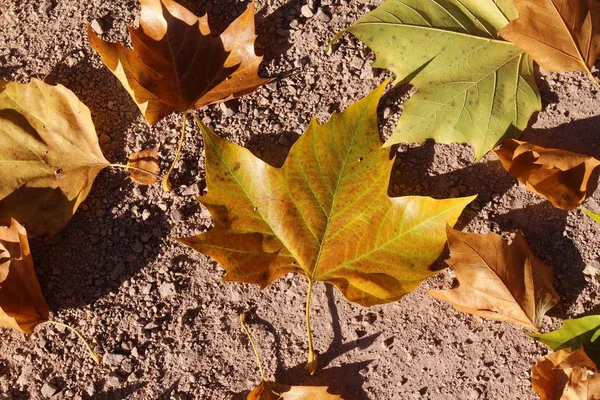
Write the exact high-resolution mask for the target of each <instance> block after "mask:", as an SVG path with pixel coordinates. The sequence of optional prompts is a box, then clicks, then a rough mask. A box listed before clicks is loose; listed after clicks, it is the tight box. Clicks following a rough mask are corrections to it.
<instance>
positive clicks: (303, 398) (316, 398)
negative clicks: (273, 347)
mask: <svg viewBox="0 0 600 400" xmlns="http://www.w3.org/2000/svg"><path fill="white" fill-rule="evenodd" d="M247 399H248V400H340V399H342V397H340V396H338V395H336V394H331V393H329V392H328V391H327V387H325V386H288V385H283V384H281V383H277V382H271V381H263V382H261V384H260V385H258V386H257V387H255V388H254V389H252V391H251V392H250V393H249V394H248V397H247Z"/></svg>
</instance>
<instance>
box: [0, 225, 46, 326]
mask: <svg viewBox="0 0 600 400" xmlns="http://www.w3.org/2000/svg"><path fill="white" fill-rule="evenodd" d="M46 321H48V304H46V300H44V296H43V295H42V291H41V289H40V285H39V283H38V280H37V278H36V276H35V270H34V269H33V258H32V257H31V251H30V250H29V242H28V241H27V232H26V231H25V228H23V227H22V226H21V225H20V224H19V223H18V222H17V221H15V220H14V219H12V220H11V221H10V227H0V325H1V326H5V327H8V328H14V329H18V330H20V331H22V332H25V333H31V332H33V329H34V328H35V327H36V326H37V325H38V324H41V323H43V322H46Z"/></svg>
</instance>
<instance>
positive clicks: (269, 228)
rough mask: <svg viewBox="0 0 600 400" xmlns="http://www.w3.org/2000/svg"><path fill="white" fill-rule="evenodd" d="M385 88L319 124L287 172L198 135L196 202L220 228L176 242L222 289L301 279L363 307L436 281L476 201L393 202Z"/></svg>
mask: <svg viewBox="0 0 600 400" xmlns="http://www.w3.org/2000/svg"><path fill="white" fill-rule="evenodd" d="M386 83H387V82H386ZM384 88H385V83H384V84H383V85H381V86H380V87H379V88H378V89H376V90H375V91H373V92H372V93H371V94H370V95H368V96H367V97H366V98H364V99H362V100H360V101H358V102H357V103H355V104H354V105H352V106H350V107H349V108H348V109H347V110H346V111H344V112H343V113H341V114H337V113H335V114H333V116H332V117H331V119H330V120H329V121H328V122H327V123H326V124H324V125H319V124H318V123H317V122H316V120H315V119H313V120H312V121H311V123H310V125H309V126H308V128H307V130H306V132H305V133H304V134H303V135H302V136H301V137H300V139H299V140H298V142H296V144H294V146H293V147H292V149H291V150H290V153H289V155H288V157H287V159H286V162H285V164H284V165H283V167H281V168H275V167H272V166H270V165H268V164H266V163H265V162H263V161H261V160H260V159H258V158H256V157H255V156H254V155H252V153H250V152H249V151H248V150H247V149H244V148H242V147H240V146H237V145H235V144H232V143H230V142H228V141H227V140H224V139H221V138H219V137H218V136H217V135H215V134H214V133H213V132H211V131H210V129H208V128H207V127H205V126H202V131H203V134H204V139H205V151H206V171H207V172H206V174H207V176H206V181H207V187H208V195H206V196H204V197H201V198H199V200H200V201H201V202H202V203H203V204H204V205H205V206H206V207H207V208H208V209H209V210H210V212H211V214H212V215H213V218H214V223H215V226H214V228H213V229H211V230H210V231H208V232H206V233H203V234H200V235H198V236H193V237H189V238H184V239H178V240H180V241H181V242H182V243H184V244H187V245H189V246H191V247H193V248H194V249H196V250H198V251H199V252H202V253H205V254H207V255H210V256H211V257H213V258H214V259H216V260H217V261H218V262H219V263H220V264H221V265H223V266H224V267H225V269H226V270H227V275H226V276H225V280H229V281H241V282H248V283H255V284H259V285H261V286H263V287H264V286H266V285H268V284H269V283H271V282H273V281H274V280H276V279H277V278H278V277H280V276H282V275H284V274H287V273H290V272H296V273H299V274H302V275H304V276H306V277H307V278H308V280H309V283H310V284H312V282H314V281H325V282H329V283H332V284H334V285H336V286H337V287H338V288H339V289H340V290H341V292H342V293H343V294H344V296H346V298H347V299H348V300H351V301H354V302H357V303H360V304H362V305H364V306H369V305H373V304H378V303H386V302H390V301H394V300H398V299H399V298H400V297H402V296H403V295H405V294H406V293H408V292H410V291H412V290H413V289H414V288H415V287H416V286H417V285H418V284H419V283H420V282H422V281H423V280H424V279H426V278H428V277H430V276H432V275H434V274H435V273H436V272H434V271H430V270H429V268H428V267H429V266H430V264H431V263H432V262H433V261H435V259H436V258H437V257H438V256H439V254H440V253H441V251H442V249H443V247H444V243H445V227H446V225H447V224H451V225H453V224H454V223H455V222H456V220H457V218H458V216H459V215H460V213H461V212H462V210H463V208H464V207H465V206H466V205H467V204H469V203H470V202H471V201H472V200H473V198H474V197H464V198H457V199H444V200H435V199H432V198H430V197H419V196H406V197H397V198H390V197H389V196H388V194H387V192H388V185H389V179H390V171H391V168H392V164H393V157H390V150H389V149H385V148H381V141H380V139H379V133H378V129H377V112H376V111H377V103H378V101H379V98H380V97H381V94H382V92H383V90H384Z"/></svg>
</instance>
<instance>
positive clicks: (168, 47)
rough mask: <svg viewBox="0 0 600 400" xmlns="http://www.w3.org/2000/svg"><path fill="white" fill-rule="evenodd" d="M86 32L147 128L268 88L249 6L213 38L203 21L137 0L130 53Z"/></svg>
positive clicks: (155, 0)
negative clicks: (260, 73) (176, 114)
mask: <svg viewBox="0 0 600 400" xmlns="http://www.w3.org/2000/svg"><path fill="white" fill-rule="evenodd" d="M87 28H88V37H89V41H90V44H91V46H92V48H93V49H94V50H96V51H97V52H98V53H99V54H100V55H101V56H102V61H103V62H104V64H106V66H107V67H108V68H109V69H110V70H111V71H112V72H113V73H114V74H115V76H116V77H117V78H118V79H119V81H121V83H122V84H123V86H124V87H125V89H126V90H127V91H128V92H129V94H130V95H131V97H133V99H134V101H135V103H136V104H137V105H138V107H139V109H140V111H141V112H142V114H143V115H144V117H145V118H146V120H147V121H148V123H149V124H151V125H154V124H155V123H157V122H158V121H160V120H161V119H162V118H164V117H165V116H167V115H169V114H171V113H172V112H173V111H175V110H179V111H188V110H192V109H198V108H200V107H202V106H205V105H207V104H212V103H217V102H221V101H226V100H229V99H233V98H237V97H240V96H243V95H245V94H248V93H250V92H252V91H254V90H255V89H256V88H257V87H259V86H261V85H263V84H265V83H267V82H269V79H263V78H260V77H259V76H258V67H259V65H260V63H261V61H262V57H258V56H256V54H255V52H254V40H255V39H256V34H255V30H254V3H251V4H250V7H248V9H247V10H246V11H245V12H244V13H243V14H242V15H241V16H240V17H239V18H238V19H236V20H235V21H234V22H233V23H232V24H231V25H230V26H229V27H228V28H227V29H226V30H225V32H223V33H222V34H221V36H213V35H212V34H211V31H210V28H209V26H208V18H207V16H206V15H204V16H202V17H197V16H196V15H194V14H193V13H192V12H190V11H189V10H187V9H186V8H184V7H183V6H181V5H179V4H178V3H176V2H174V1H173V0H141V15H140V27H139V28H135V29H134V28H131V27H130V28H129V32H130V34H131V40H132V43H133V50H129V49H127V48H126V47H125V46H123V45H121V44H118V43H109V42H105V41H103V40H102V39H100V37H99V36H98V35H96V33H94V31H93V29H92V28H91V26H90V25H89V24H88V27H87Z"/></svg>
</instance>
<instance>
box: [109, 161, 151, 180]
mask: <svg viewBox="0 0 600 400" xmlns="http://www.w3.org/2000/svg"><path fill="white" fill-rule="evenodd" d="M108 166H109V167H113V168H123V169H132V170H135V171H140V172H142V173H144V174H148V175H152V176H154V177H156V178H159V179H160V178H162V176H160V175H158V174H155V173H154V172H150V171H147V170H145V169H142V168H138V167H134V166H132V165H125V164H108Z"/></svg>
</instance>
